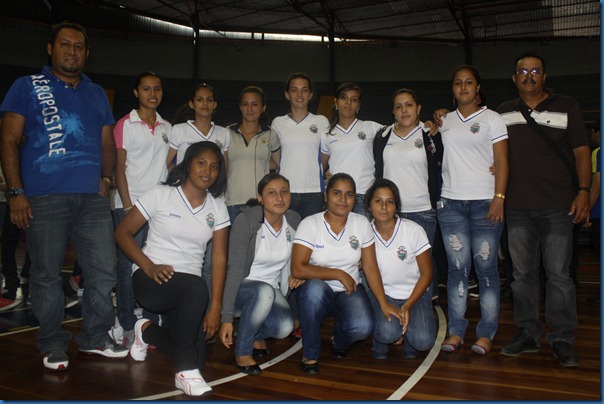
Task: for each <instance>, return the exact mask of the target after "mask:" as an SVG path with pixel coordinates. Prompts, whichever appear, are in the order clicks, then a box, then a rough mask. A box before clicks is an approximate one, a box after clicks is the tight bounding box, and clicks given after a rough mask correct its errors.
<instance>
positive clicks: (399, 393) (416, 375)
mask: <svg viewBox="0 0 604 404" xmlns="http://www.w3.org/2000/svg"><path fill="white" fill-rule="evenodd" d="M435 309H436V313H437V314H438V335H437V336H436V341H435V342H434V346H433V347H432V349H431V350H430V353H429V354H428V355H427V356H426V359H424V361H423V362H422V363H421V365H419V367H418V368H417V369H416V370H415V372H413V374H412V375H411V376H409V378H408V379H407V381H406V382H405V383H403V384H402V385H401V387H399V388H398V389H397V390H396V391H395V392H394V393H392V395H391V396H390V397H388V398H387V400H401V399H402V398H403V397H404V396H405V394H407V393H408V392H409V390H411V389H412V388H413V387H414V386H415V385H416V384H417V382H419V381H420V380H421V379H422V377H424V375H425V374H426V372H427V371H428V370H429V369H430V367H431V366H432V364H433V363H434V361H435V360H436V357H437V356H438V354H439V353H440V345H441V344H442V343H443V341H444V340H445V334H446V333H447V320H446V319H445V313H443V310H442V309H441V308H440V306H436V307H435Z"/></svg>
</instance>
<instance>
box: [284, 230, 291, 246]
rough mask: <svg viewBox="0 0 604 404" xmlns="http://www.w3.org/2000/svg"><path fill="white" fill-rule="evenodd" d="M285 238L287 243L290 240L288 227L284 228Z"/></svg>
mask: <svg viewBox="0 0 604 404" xmlns="http://www.w3.org/2000/svg"><path fill="white" fill-rule="evenodd" d="M285 239H286V240H287V242H288V243H291V242H292V234H291V232H290V231H289V227H288V228H287V229H285Z"/></svg>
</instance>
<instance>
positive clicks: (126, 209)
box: [124, 205, 134, 212]
mask: <svg viewBox="0 0 604 404" xmlns="http://www.w3.org/2000/svg"><path fill="white" fill-rule="evenodd" d="M133 207H134V205H132V206H130V207H129V208H124V212H128V211H129V210H130V209H132V208H133Z"/></svg>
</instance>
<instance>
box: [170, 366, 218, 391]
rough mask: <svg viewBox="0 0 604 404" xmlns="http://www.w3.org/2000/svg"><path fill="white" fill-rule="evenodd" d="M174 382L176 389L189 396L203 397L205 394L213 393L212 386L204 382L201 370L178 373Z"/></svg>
mask: <svg viewBox="0 0 604 404" xmlns="http://www.w3.org/2000/svg"><path fill="white" fill-rule="evenodd" d="M174 381H175V384H176V388H177V389H180V390H182V391H184V393H185V394H186V395H188V396H201V395H202V394H203V393H207V392H208V391H212V388H211V387H210V385H209V384H207V383H206V381H205V380H203V377H202V376H201V373H199V369H193V370H184V371H182V372H178V373H176V376H175V378H174Z"/></svg>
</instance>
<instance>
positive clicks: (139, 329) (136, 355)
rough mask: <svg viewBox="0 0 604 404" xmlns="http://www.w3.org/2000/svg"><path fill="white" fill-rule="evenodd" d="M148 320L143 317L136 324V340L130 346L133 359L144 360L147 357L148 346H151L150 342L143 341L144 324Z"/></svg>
mask: <svg viewBox="0 0 604 404" xmlns="http://www.w3.org/2000/svg"><path fill="white" fill-rule="evenodd" d="M147 321H149V320H147V319H146V318H141V319H140V320H138V321H137V322H136V324H134V342H133V343H132V346H131V347H130V356H132V359H134V360H135V361H138V362H142V361H144V360H145V358H146V357H147V348H149V344H146V343H145V341H143V324H145V323H146V322H147Z"/></svg>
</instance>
